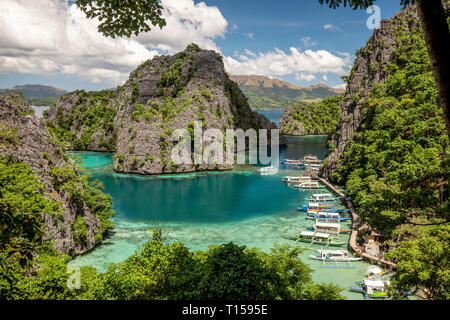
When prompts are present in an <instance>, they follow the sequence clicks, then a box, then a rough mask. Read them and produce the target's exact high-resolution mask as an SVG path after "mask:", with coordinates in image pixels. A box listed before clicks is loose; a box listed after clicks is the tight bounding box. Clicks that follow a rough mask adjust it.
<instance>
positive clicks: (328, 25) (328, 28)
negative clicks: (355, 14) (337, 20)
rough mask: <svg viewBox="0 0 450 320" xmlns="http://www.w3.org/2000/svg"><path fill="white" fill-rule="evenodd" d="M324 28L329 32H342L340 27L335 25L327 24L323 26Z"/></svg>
mask: <svg viewBox="0 0 450 320" xmlns="http://www.w3.org/2000/svg"><path fill="white" fill-rule="evenodd" d="M323 28H324V29H325V30H329V31H342V30H341V29H340V28H339V27H337V26H335V25H333V24H326V25H324V26H323Z"/></svg>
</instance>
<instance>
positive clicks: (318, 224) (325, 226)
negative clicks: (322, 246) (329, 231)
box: [315, 222, 341, 229]
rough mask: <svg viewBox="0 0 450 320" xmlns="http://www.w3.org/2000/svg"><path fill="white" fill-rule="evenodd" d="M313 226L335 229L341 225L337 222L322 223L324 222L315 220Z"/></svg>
mask: <svg viewBox="0 0 450 320" xmlns="http://www.w3.org/2000/svg"><path fill="white" fill-rule="evenodd" d="M315 226H316V227H322V228H336V229H339V228H340V227H341V225H340V224H339V223H324V222H316V224H315Z"/></svg>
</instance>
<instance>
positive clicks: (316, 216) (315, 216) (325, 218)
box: [306, 211, 351, 223]
mask: <svg viewBox="0 0 450 320" xmlns="http://www.w3.org/2000/svg"><path fill="white" fill-rule="evenodd" d="M306 219H309V220H316V221H317V222H332V223H339V222H344V221H349V220H351V218H343V217H341V215H340V214H339V213H338V212H316V211H311V212H310V211H308V213H307V214H306Z"/></svg>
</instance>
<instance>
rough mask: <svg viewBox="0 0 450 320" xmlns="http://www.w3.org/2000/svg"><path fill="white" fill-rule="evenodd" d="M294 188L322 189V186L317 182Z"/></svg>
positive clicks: (304, 183) (302, 184) (297, 185)
mask: <svg viewBox="0 0 450 320" xmlns="http://www.w3.org/2000/svg"><path fill="white" fill-rule="evenodd" d="M294 187H296V188H299V189H320V188H321V185H320V184H319V182H317V181H309V182H302V183H299V184H295V185H294Z"/></svg>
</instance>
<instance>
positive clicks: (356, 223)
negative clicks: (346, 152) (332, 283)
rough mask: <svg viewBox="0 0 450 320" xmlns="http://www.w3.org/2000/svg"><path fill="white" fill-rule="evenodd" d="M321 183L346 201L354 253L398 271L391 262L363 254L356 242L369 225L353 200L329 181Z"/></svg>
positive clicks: (320, 179) (350, 242) (321, 180)
mask: <svg viewBox="0 0 450 320" xmlns="http://www.w3.org/2000/svg"><path fill="white" fill-rule="evenodd" d="M319 181H320V182H321V183H323V184H324V185H326V186H327V187H328V188H329V189H331V190H332V191H333V192H334V193H336V194H337V195H339V196H340V197H341V198H342V199H343V200H344V201H345V204H346V206H347V208H348V209H349V210H350V212H351V215H352V222H353V223H352V233H351V235H350V241H349V246H350V248H351V250H352V251H354V252H356V253H358V254H359V255H360V256H361V257H362V258H364V260H366V261H370V263H376V264H381V265H383V266H384V267H387V268H389V269H396V268H397V265H396V264H395V263H393V262H391V261H387V260H384V259H382V258H379V257H375V256H371V255H370V254H368V253H367V252H363V251H362V249H361V247H360V246H359V245H358V243H357V242H356V239H357V236H358V231H359V230H361V229H364V228H367V227H368V226H367V224H366V223H364V221H362V220H361V219H360V218H359V217H358V214H357V213H356V210H355V207H354V206H353V203H352V202H351V200H350V199H349V198H347V197H346V196H345V194H344V193H343V192H342V191H340V190H339V189H338V188H336V187H335V186H334V185H332V184H331V183H330V182H329V181H327V180H325V179H323V178H320V177H319Z"/></svg>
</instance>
